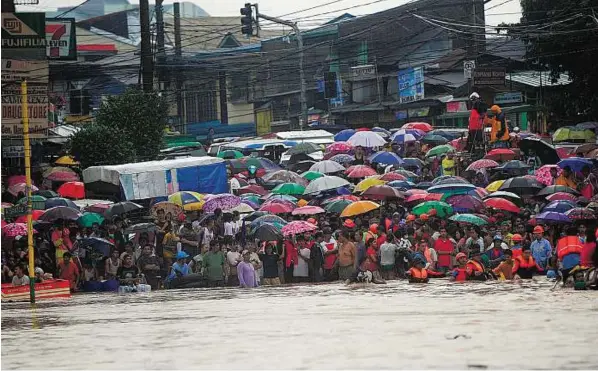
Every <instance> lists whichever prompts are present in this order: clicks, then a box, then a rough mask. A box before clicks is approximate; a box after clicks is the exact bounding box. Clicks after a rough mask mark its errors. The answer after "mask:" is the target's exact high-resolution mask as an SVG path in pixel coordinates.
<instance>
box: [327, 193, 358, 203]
mask: <svg viewBox="0 0 598 371" xmlns="http://www.w3.org/2000/svg"><path fill="white" fill-rule="evenodd" d="M339 200H347V201H351V202H357V201H360V200H361V198H359V197H357V196H353V195H348V196H336V197H332V198H327V199H326V200H325V201H324V202H322V204H327V203H330V202H332V201H339Z"/></svg>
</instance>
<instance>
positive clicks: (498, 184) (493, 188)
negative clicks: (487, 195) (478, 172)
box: [486, 180, 505, 192]
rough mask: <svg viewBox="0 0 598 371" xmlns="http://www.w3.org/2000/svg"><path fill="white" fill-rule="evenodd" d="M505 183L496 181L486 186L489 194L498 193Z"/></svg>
mask: <svg viewBox="0 0 598 371" xmlns="http://www.w3.org/2000/svg"><path fill="white" fill-rule="evenodd" d="M504 182H505V181H504V180H497V181H494V182H492V183H490V184H488V185H487V186H486V190H487V191H488V192H496V191H498V189H499V188H500V187H502V185H503V183H504Z"/></svg>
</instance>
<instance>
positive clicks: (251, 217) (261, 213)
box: [243, 211, 269, 222]
mask: <svg viewBox="0 0 598 371" xmlns="http://www.w3.org/2000/svg"><path fill="white" fill-rule="evenodd" d="M268 214H269V212H267V211H254V212H252V213H251V214H249V215H247V216H246V217H245V218H243V220H244V221H246V222H252V221H254V220H256V219H257V218H259V217H260V216H264V215H268Z"/></svg>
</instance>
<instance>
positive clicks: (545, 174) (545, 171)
mask: <svg viewBox="0 0 598 371" xmlns="http://www.w3.org/2000/svg"><path fill="white" fill-rule="evenodd" d="M550 169H556V176H557V177H558V176H559V175H561V172H562V171H563V169H561V168H560V167H558V166H557V165H544V166H542V167H541V168H539V169H538V170H536V179H537V180H538V182H540V183H542V184H544V185H552V182H553V180H554V179H553V178H552V175H551V174H550Z"/></svg>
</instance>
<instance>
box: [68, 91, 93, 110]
mask: <svg viewBox="0 0 598 371" xmlns="http://www.w3.org/2000/svg"><path fill="white" fill-rule="evenodd" d="M90 112H91V94H90V92H89V91H88V90H87V89H73V90H71V91H70V92H69V113H70V114H72V115H89V113H90Z"/></svg>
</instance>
